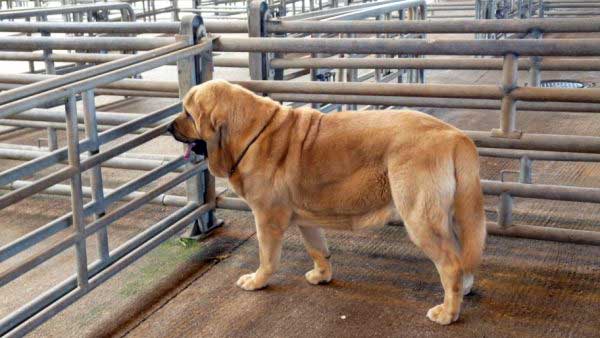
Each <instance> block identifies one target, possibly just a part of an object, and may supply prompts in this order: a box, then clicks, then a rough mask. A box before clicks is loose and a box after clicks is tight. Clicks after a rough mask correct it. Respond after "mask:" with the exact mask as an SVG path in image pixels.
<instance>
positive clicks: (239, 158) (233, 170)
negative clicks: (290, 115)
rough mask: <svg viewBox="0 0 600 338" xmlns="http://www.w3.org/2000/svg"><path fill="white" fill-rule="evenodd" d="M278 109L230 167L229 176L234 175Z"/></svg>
mask: <svg viewBox="0 0 600 338" xmlns="http://www.w3.org/2000/svg"><path fill="white" fill-rule="evenodd" d="M278 110H279V109H277V110H275V112H274V113H273V114H271V117H270V118H269V121H267V123H265V125H264V126H263V127H262V128H261V130H260V131H259V132H258V133H257V134H256V135H254V137H253V138H252V140H251V141H250V142H249V143H248V145H247V146H246V148H244V150H243V151H242V153H241V154H240V156H239V157H238V159H237V161H235V163H234V164H233V166H232V167H231V169H229V177H231V176H233V174H235V171H236V170H237V167H238V165H239V164H240V162H242V159H243V158H244V155H246V152H247V151H248V149H250V147H251V146H252V145H253V144H254V142H256V140H257V139H258V138H259V137H260V135H261V134H262V133H263V131H265V129H267V127H268V126H269V125H270V124H271V122H272V121H273V119H274V118H275V115H277V111H278Z"/></svg>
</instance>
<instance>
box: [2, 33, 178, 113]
mask: <svg viewBox="0 0 600 338" xmlns="http://www.w3.org/2000/svg"><path fill="white" fill-rule="evenodd" d="M186 46H188V44H187V43H186V42H184V41H181V42H176V43H173V44H171V45H169V46H166V47H161V48H158V49H156V50H153V51H150V52H148V53H144V54H137V55H132V56H129V57H127V58H123V59H119V60H114V61H110V62H107V63H104V64H102V65H97V66H94V67H90V68H86V69H82V70H79V71H75V72H72V73H69V74H67V75H62V76H57V77H52V78H49V79H45V80H43V79H42V78H41V77H39V79H40V80H41V81H40V82H37V83H34V84H31V85H27V86H23V87H19V88H16V89H13V90H9V91H6V92H3V93H0V104H3V103H6V102H10V101H14V100H17V99H21V98H25V97H28V96H31V95H33V94H39V93H43V92H45V91H48V90H50V89H56V88H59V87H61V86H64V85H67V84H71V83H73V82H75V81H82V80H84V79H89V78H91V77H93V76H98V75H102V74H107V73H109V72H112V71H115V70H121V69H122V68H123V67H128V66H132V65H135V64H137V63H139V62H143V61H148V60H152V59H154V58H156V57H159V56H163V55H166V54H169V53H171V52H173V51H177V50H180V49H181V48H185V47H186ZM34 76H35V75H34ZM23 77H27V75H22V76H20V77H19V76H18V75H17V76H15V77H14V78H13V81H14V79H17V78H23ZM28 78H29V79H31V80H33V79H35V77H34V78H32V77H31V76H29V77H28ZM9 79H10V78H9ZM5 80H7V79H6V78H5ZM89 89H91V88H89Z"/></svg>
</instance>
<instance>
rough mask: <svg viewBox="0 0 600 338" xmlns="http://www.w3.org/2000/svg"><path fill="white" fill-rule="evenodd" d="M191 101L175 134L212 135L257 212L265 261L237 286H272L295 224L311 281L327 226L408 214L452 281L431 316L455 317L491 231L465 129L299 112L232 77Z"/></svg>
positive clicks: (219, 168) (389, 117) (401, 117)
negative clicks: (310, 263) (286, 239)
mask: <svg viewBox="0 0 600 338" xmlns="http://www.w3.org/2000/svg"><path fill="white" fill-rule="evenodd" d="M183 104H184V109H185V111H184V112H182V113H181V114H180V115H179V116H178V117H177V118H176V119H175V121H174V122H173V124H172V126H171V128H170V130H171V132H172V133H173V135H174V136H175V138H176V139H178V140H179V141H182V142H185V143H188V144H194V142H195V141H198V140H204V141H206V143H207V146H208V159H209V169H210V171H211V172H212V173H213V175H215V176H218V177H227V178H228V179H229V182H230V185H231V187H232V188H233V189H234V190H235V192H236V193H237V194H238V195H239V196H241V197H243V198H244V199H245V200H246V201H247V203H248V205H249V206H250V207H251V208H252V212H253V214H254V217H255V221H256V229H257V236H258V242H259V252H260V267H259V268H258V270H256V272H254V273H251V274H247V275H244V276H241V277H240V278H239V280H238V281H237V285H238V286H239V287H241V288H243V289H244V290H257V289H260V288H263V287H265V286H266V285H267V282H268V279H269V277H270V276H271V275H272V274H273V273H274V272H275V270H276V269H277V266H278V264H279V258H280V253H281V246H282V238H283V233H284V231H285V230H286V229H287V228H288V227H289V226H290V225H297V226H299V228H300V232H301V233H302V235H303V237H304V242H305V246H306V249H307V251H308V253H309V255H310V256H311V257H312V259H313V261H314V269H312V270H310V271H309V272H307V273H306V279H307V280H308V282H310V283H311V284H319V283H325V282H329V281H330V280H331V264H330V263H329V251H328V249H327V244H326V242H325V239H324V237H323V234H322V231H321V229H320V228H329V229H343V230H355V229H362V228H369V227H374V226H383V225H384V224H386V222H388V221H390V220H394V219H395V220H400V219H401V220H403V222H404V224H405V226H406V231H407V232H408V234H409V236H410V238H411V239H412V241H413V242H414V243H415V244H416V245H417V246H418V247H420V248H421V249H422V250H423V251H424V252H425V254H426V255H427V256H428V257H429V258H431V260H432V261H433V262H434V263H435V266H436V268H437V270H438V272H439V274H440V277H441V281H442V285H443V287H444V303H443V304H440V305H438V306H435V307H433V308H431V309H430V310H429V312H428V313H427V317H428V318H429V319H431V320H432V321H434V322H437V323H439V324H449V323H451V322H453V321H455V320H457V319H458V314H459V311H460V305H461V302H462V298H463V293H464V294H467V293H469V292H470V289H471V286H472V284H473V271H474V269H475V268H476V267H477V265H478V263H479V261H480V258H481V253H482V250H483V246H484V241H485V236H486V231H485V214H484V210H483V195H482V191H481V187H480V182H479V159H478V156H477V151H476V148H475V145H474V144H473V142H472V141H471V140H470V139H469V138H468V137H467V136H465V134H463V133H462V132H461V131H459V130H458V129H456V128H454V127H452V126H450V125H448V124H446V123H444V122H441V121H439V120H437V119H435V118H434V117H431V116H429V115H426V114H423V113H420V112H416V111H408V110H400V111H391V110H386V111H371V112H341V113H334V114H329V115H325V114H322V113H321V112H318V111H316V110H313V109H308V108H301V109H292V108H288V107H284V106H282V105H280V104H279V103H277V102H275V101H273V100H271V99H269V98H265V97H260V96H257V95H255V94H254V93H252V92H250V91H248V90H246V89H244V88H242V87H240V86H237V85H232V84H230V83H228V82H225V81H209V82H207V83H204V84H202V85H199V86H196V87H194V88H192V90H190V92H189V93H188V94H187V96H186V97H185V99H184V102H183Z"/></svg>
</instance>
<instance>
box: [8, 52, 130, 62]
mask: <svg viewBox="0 0 600 338" xmlns="http://www.w3.org/2000/svg"><path fill="white" fill-rule="evenodd" d="M131 56H132V55H131V54H100V53H60V52H52V53H50V54H47V55H44V53H43V52H0V60H2V61H44V60H46V59H47V60H50V61H54V62H82V63H105V62H110V61H114V60H118V59H123V58H126V57H131Z"/></svg>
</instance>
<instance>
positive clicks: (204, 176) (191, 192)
mask: <svg viewBox="0 0 600 338" xmlns="http://www.w3.org/2000/svg"><path fill="white" fill-rule="evenodd" d="M179 33H180V34H181V35H182V36H184V37H186V38H187V39H188V41H189V42H190V43H194V44H195V43H197V42H198V41H200V39H201V38H202V37H203V36H205V34H206V32H205V31H204V25H203V22H202V18H201V17H200V16H197V15H192V16H185V17H183V18H182V19H181V27H180V31H179ZM212 73H213V62H212V50H208V51H206V52H205V53H203V54H201V55H196V56H191V57H187V58H183V59H180V60H178V61H177V74H178V77H179V97H180V98H181V99H183V98H184V96H185V95H186V94H187V92H188V91H189V90H190V89H191V88H192V87H193V86H195V85H197V84H200V83H202V82H205V81H208V80H210V79H212ZM198 160H199V158H197V155H195V154H192V158H191V162H195V161H198ZM187 166H188V167H189V166H191V164H187ZM186 192H187V198H188V200H189V201H190V202H196V203H198V204H199V205H202V204H204V203H208V202H214V201H215V199H216V192H215V178H214V177H213V176H212V175H211V174H210V172H209V171H208V170H205V171H204V172H202V173H199V174H198V175H196V176H193V177H192V178H190V179H189V180H187V181H186ZM218 225H220V224H219V222H217V221H216V220H215V216H214V212H213V211H210V212H209V213H207V214H205V215H203V216H202V217H201V218H200V219H199V220H196V221H195V222H194V224H193V225H192V230H191V231H190V233H189V236H190V237H193V236H198V235H200V234H203V233H206V232H208V231H210V230H212V229H213V228H215V227H216V226H218Z"/></svg>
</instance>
